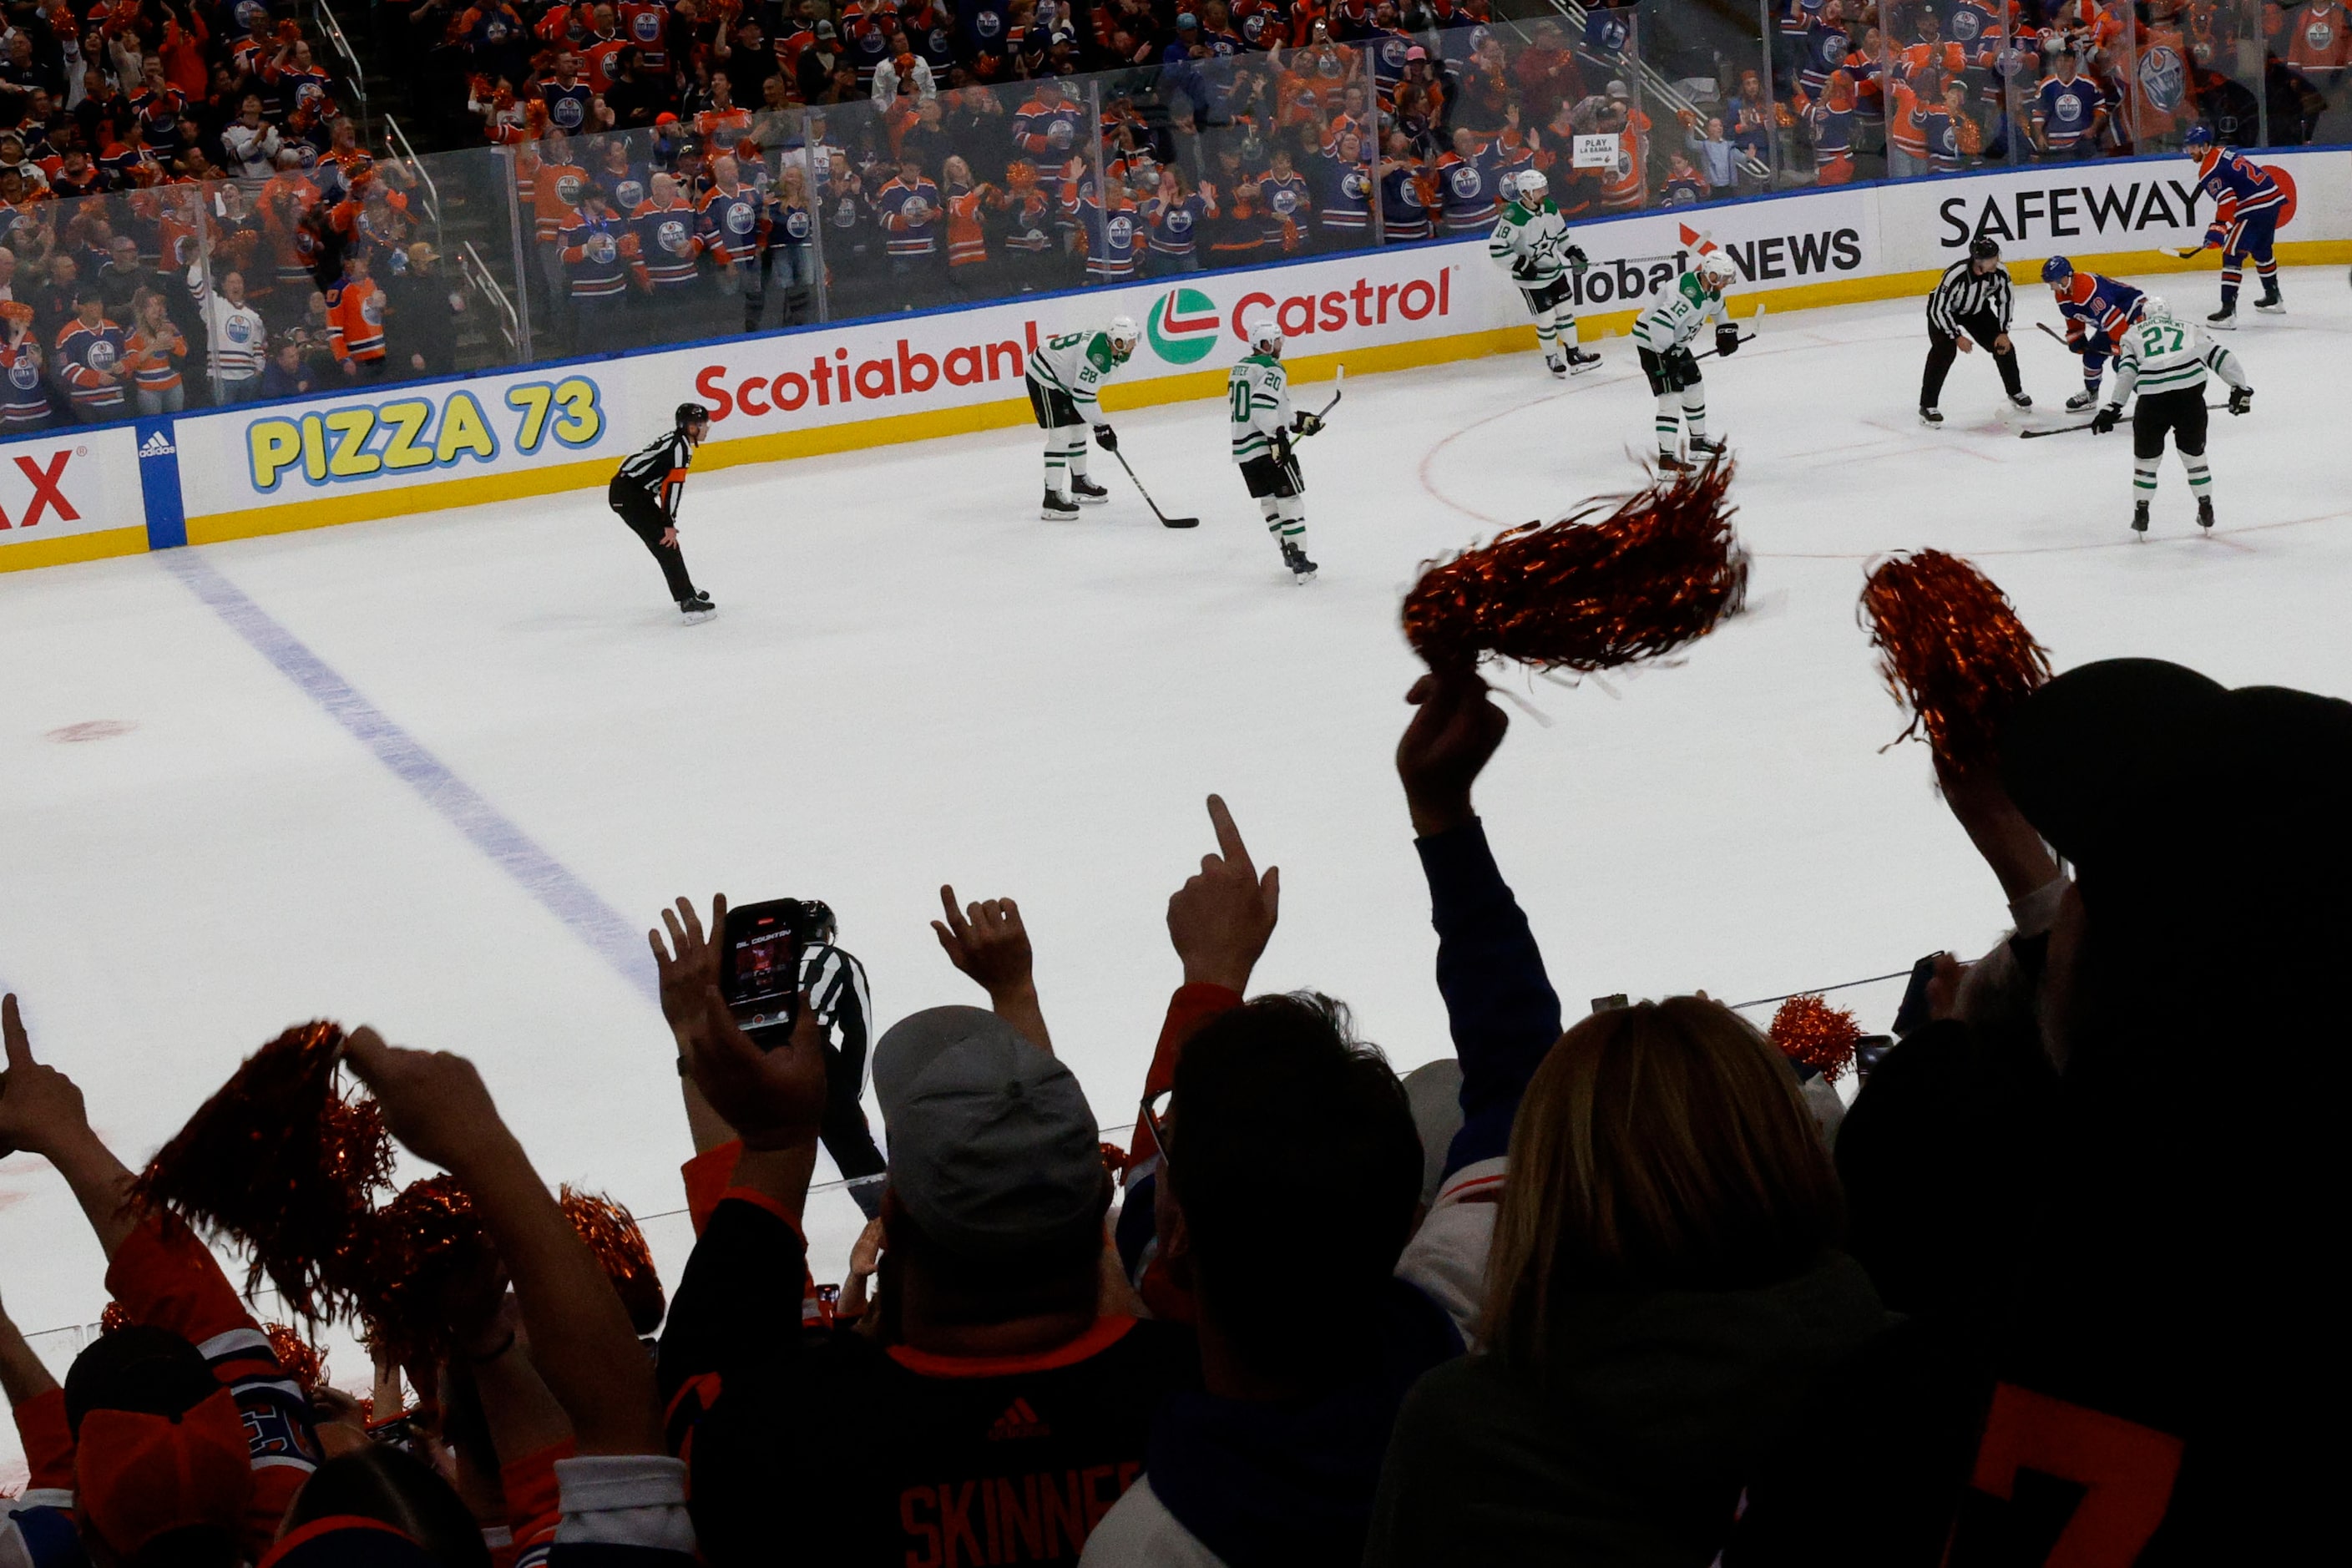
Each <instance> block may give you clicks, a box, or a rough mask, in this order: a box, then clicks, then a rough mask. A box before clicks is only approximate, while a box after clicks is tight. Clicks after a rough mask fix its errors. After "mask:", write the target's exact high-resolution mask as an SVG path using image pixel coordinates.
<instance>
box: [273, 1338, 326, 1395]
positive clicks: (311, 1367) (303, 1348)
mask: <svg viewBox="0 0 2352 1568" xmlns="http://www.w3.org/2000/svg"><path fill="white" fill-rule="evenodd" d="M262 1332H264V1333H266V1334H268V1336H269V1352H270V1354H272V1355H274V1356H276V1357H277V1358H278V1365H279V1366H280V1367H281V1368H283V1369H284V1370H285V1373H286V1375H287V1376H289V1377H290V1378H292V1379H293V1380H294V1381H295V1382H297V1383H299V1384H301V1385H302V1386H303V1387H304V1388H316V1387H318V1386H319V1384H320V1383H322V1382H324V1381H325V1379H326V1375H327V1358H326V1357H324V1356H322V1355H320V1353H319V1347H318V1346H317V1345H314V1344H312V1343H311V1342H310V1341H309V1340H306V1339H304V1338H303V1337H302V1336H301V1335H299V1334H298V1333H296V1332H295V1331H293V1330H292V1329H291V1328H289V1326H287V1325H286V1324H284V1323H266V1324H264V1325H263V1326H262Z"/></svg>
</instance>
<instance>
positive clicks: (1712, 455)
mask: <svg viewBox="0 0 2352 1568" xmlns="http://www.w3.org/2000/svg"><path fill="white" fill-rule="evenodd" d="M1727 450H1728V447H1727V445H1726V443H1725V442H1724V441H1723V439H1722V438H1721V437H1717V438H1716V439H1714V440H1709V439H1707V437H1704V436H1694V437H1691V438H1690V454H1691V456H1692V457H1693V458H1704V459H1705V460H1706V461H1707V462H1710V463H1712V462H1714V461H1715V460H1716V459H1717V458H1720V457H1722V456H1723V454H1724V453H1725V452H1726V451H1727Z"/></svg>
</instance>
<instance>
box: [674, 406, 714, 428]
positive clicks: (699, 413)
mask: <svg viewBox="0 0 2352 1568" xmlns="http://www.w3.org/2000/svg"><path fill="white" fill-rule="evenodd" d="M709 423H710V410H709V409H708V408H705V407H704V406H703V405H701V404H699V403H681V404H679V405H677V427H678V428H679V429H680V430H683V429H686V428H687V427H688V426H692V425H708V424H709Z"/></svg>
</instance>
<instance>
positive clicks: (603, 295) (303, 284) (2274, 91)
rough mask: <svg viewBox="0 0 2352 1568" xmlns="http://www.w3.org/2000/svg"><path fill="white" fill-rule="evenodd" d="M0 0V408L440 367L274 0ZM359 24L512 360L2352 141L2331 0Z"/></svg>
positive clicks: (1835, 0) (386, 222) (304, 43)
mask: <svg viewBox="0 0 2352 1568" xmlns="http://www.w3.org/2000/svg"><path fill="white" fill-rule="evenodd" d="M1187 5H1190V6H1191V7H1192V8H1190V9H1186V8H1184V7H1185V6H1187ZM5 16H6V21H5V28H4V29H0V326H5V331H0V372H5V382H6V391H5V400H0V428H28V427H37V426H42V425H44V424H50V423H63V422H70V421H74V420H82V421H89V420H98V419H108V418H117V417H122V416H127V415H129V414H131V413H146V414H156V413H166V412H170V411H173V410H174V409H177V408H180V407H183V406H186V405H191V404H203V403H205V402H207V401H221V402H236V401H243V400H247V399H252V398H257V397H275V396H286V395H295V394H298V393H304V392H310V391H313V390H318V389H322V388H332V387H336V386H339V385H342V384H347V383H349V382H351V381H354V380H357V381H366V380H373V379H379V378H384V377H393V378H397V377H402V376H415V375H424V374H439V373H443V372H446V371H447V370H448V369H450V368H452V366H453V364H454V363H455V356H456V353H457V343H458V342H459V340H460V338H461V336H462V335H463V334H464V331H465V329H466V328H467V325H468V323H469V321H470V322H478V321H481V319H482V314H483V312H482V310H481V308H480V302H479V300H474V299H472V298H471V296H470V291H469V289H468V288H467V286H466V285H465V283H464V282H463V280H461V279H456V278H454V277H453V276H451V274H450V271H449V267H450V258H445V257H443V256H440V255H438V254H436V250H435V247H434V246H433V244H432V243H431V239H430V237H429V236H428V234H427V232H426V229H425V225H423V224H422V223H421V222H420V218H419V213H418V209H417V197H418V191H419V179H420V173H419V171H418V170H417V169H416V168H415V167H413V166H412V165H411V164H410V163H408V162H406V161H405V160H404V159H399V158H392V157H388V156H382V155H378V154H376V153H372V152H371V151H370V149H369V147H368V145H367V144H366V139H365V138H364V137H363V136H362V128H361V126H360V125H359V124H358V123H357V122H356V121H354V120H353V119H352V115H351V113H350V110H351V109H352V103H351V102H350V101H348V100H351V99H352V96H353V95H352V93H351V92H350V90H349V84H348V83H347V82H345V81H344V80H342V79H339V77H338V76H337V74H336V72H335V70H333V69H331V68H330V67H329V65H328V64H327V62H326V60H325V58H323V57H322V54H321V45H320V40H319V39H318V38H317V37H315V36H314V35H313V34H312V33H310V31H308V30H306V24H305V22H304V20H303V19H301V18H299V17H295V16H286V15H282V14H280V12H279V11H278V10H274V9H273V8H272V7H271V6H270V5H268V4H265V3H264V0H236V3H235V4H223V3H220V0H121V3H117V0H38V3H37V4H26V3H24V0H17V3H16V4H12V5H8V6H7V7H6V9H5ZM371 19H372V20H373V24H374V26H373V36H374V37H375V39H376V42H375V43H374V44H373V46H371V47H373V49H374V50H375V51H377V54H378V58H379V64H380V66H381V68H383V70H385V71H386V72H387V73H388V74H391V75H394V76H395V77H396V78H397V79H400V80H401V81H402V82H403V83H404V84H405V85H406V86H407V89H408V90H409V93H410V95H411V98H410V101H411V102H412V104H413V105H414V108H413V110H412V113H413V114H414V115H415V116H416V117H417V121H416V123H417V126H418V130H419V134H420V135H422V136H423V137H424V139H425V142H426V144H427V145H428V146H432V145H439V146H442V147H444V148H445V149H453V150H454V149H456V148H458V147H463V146H472V147H475V148H479V147H480V146H481V144H482V142H483V140H484V138H485V137H487V140H488V142H491V143H494V144H496V145H498V146H500V147H503V148H506V149H509V152H510V156H511V162H510V163H509V162H507V161H505V160H504V159H503V158H501V159H498V160H493V161H490V162H486V163H467V164H465V165H463V166H462V167H460V166H457V165H452V166H450V167H446V168H444V169H443V171H442V180H443V183H444V184H446V185H447V186H449V188H450V190H451V192H452V194H453V195H470V196H471V197H472V198H474V199H473V201H472V211H473V214H474V216H475V218H476V220H477V223H478V226H480V225H482V224H488V228H487V229H485V230H483V231H482V232H485V233H487V234H489V235H491V236H493V237H491V238H490V240H489V243H490V245H491V247H492V248H493V249H494V250H497V251H499V254H500V255H501V256H502V257H507V256H510V255H511V252H512V249H513V248H514V247H515V246H516V245H517V244H520V246H522V247H525V248H527V249H528V251H529V252H530V254H529V255H528V256H526V257H519V258H513V261H514V265H513V267H512V268H511V271H512V274H513V278H512V281H513V284H514V286H515V287H517V288H520V289H522V290H524V291H525V292H527V293H528V295H529V297H530V300H529V302H530V304H531V305H532V306H533V307H535V311H534V320H535V322H536V325H537V327H538V329H539V331H538V334H537V336H536V337H535V338H534V339H533V342H532V347H533V353H534V355H535V357H547V356H548V355H549V354H550V353H569V352H589V351H592V350H598V349H605V348H615V347H627V346H635V345H642V344H647V343H654V342H677V341H682V340H684V339H688V338H692V337H703V336H716V335H724V334H728V333H732V332H735V331H750V330H757V329H759V328H761V327H771V326H777V325H784V324H792V323H795V322H801V321H809V320H813V319H816V317H817V316H818V315H820V314H822V315H823V316H824V317H825V318H827V319H836V320H837V319H843V318H846V317H852V316H857V315H863V314H871V313H876V312H881V311H888V310H902V309H906V308H908V307H910V306H913V305H917V304H929V303H935V302H938V301H940V300H955V299H982V298H994V297H1002V296H1005V295H1008V294H1013V293H1017V292H1022V291H1025V290H1033V289H1055V288H1069V287H1077V286H1080V285H1082V284H1099V283H1108V282H1117V281H1121V280H1124V279H1132V278H1136V277H1153V276H1166V275H1172V274H1177V273H1181V272H1186V271H1192V270H1197V269H1199V268H1204V267H1226V266H1238V265H1245V264H1249V263H1253V262H1259V261H1265V260H1268V259H1276V258H1284V257H1294V256H1300V255H1307V254H1313V253H1316V252H1321V251H1332V250H1344V249H1348V248H1350V247H1362V246H1367V245H1371V244H1376V243H1377V244H1385V245H1397V244H1409V243H1412V242H1415V241H1419V240H1425V239H1431V238H1439V237H1464V236H1468V235H1472V234H1475V233H1477V232H1479V231H1480V230H1482V229H1484V228H1486V227H1487V226H1490V225H1491V224H1492V223H1493V221H1494V219H1495V217H1496V214H1497V213H1498V211H1499V209H1500V207H1501V205H1502V204H1503V203H1504V202H1505V201H1507V199H1508V196H1509V194H1510V191H1511V187H1512V182H1513V181H1514V180H1515V178H1516V176H1517V173H1518V172H1519V171H1520V170H1523V169H1529V168H1533V169H1540V170H1542V171H1544V172H1545V173H1546V174H1547V175H1548V177H1549V186H1550V191H1551V194H1552V197H1553V199H1554V201H1555V202H1556V203H1557V204H1558V205H1559V206H1560V208H1561V210H1562V212H1563V213H1564V214H1566V215H1567V216H1569V217H1570V219H1571V220H1573V219H1576V218H1578V217H1580V216H1594V215H1602V214H1611V213H1622V212H1631V211H1635V210H1640V209H1643V208H1647V207H1654V206H1660V205H1683V204H1689V203H1696V202H1701V201H1706V200H1713V199H1719V198H1723V197H1727V196H1734V195H1751V194H1756V193H1759V192H1763V191H1766V190H1769V189H1774V188H1786V187H1788V186H1790V185H1794V184H1806V183H1811V182H1816V181H1818V182H1821V183H1837V182H1842V181H1846V180H1851V179H1855V178H1864V177H1874V176H1877V175H1880V174H1895V175H1898V176H1899V175H1907V174H1928V173H1939V172H1951V171H1957V170H1965V169H1969V168H1975V167H1979V166H1983V165H1985V164H1988V163H2004V162H2012V161H2027V160H2066V159H2075V158H2087V157H2102V156H2109V155H2120V154H2128V153H2137V152H2149V151H2161V150H2163V149H2165V148H2167V147H2170V146H2173V145H2177V144H2178V138H2179V132H2181V131H2182V130H2184V129H2185V128H2186V127H2187V126H2188V125H2189V123H2192V122H2194V121H2198V120H2202V121H2205V122H2206V123H2208V124H2209V125H2210V127H2211V128H2212V129H2213V130H2214V132H2215V133H2216V135H2217V137H2218V138H2219V139H2220V140H2221V141H2223V142H2227V143H2236V144H2249V143H2252V142H2257V141H2259V140H2260V138H2261V136H2262V135H2263V132H2265V131H2266V132H2267V135H2268V139H2269V142H2270V144H2273V145H2283V144H2293V143H2296V142H2304V141H2306V140H2310V139H2312V138H2313V137H2315V136H2317V137H2319V138H2321V139H2329V138H2336V139H2342V138H2347V137H2352V25H2347V16H2346V12H2345V7H2344V5H2342V4H2341V0H2305V3H2304V4H2301V5H2294V6H2283V5H2264V6H2263V7H2261V8H2260V9H2257V8H2255V7H2254V6H2253V5H2236V4H2229V3H2226V0H2143V3H2141V4H2138V5H2121V4H2112V3H2111V4H2105V5H2102V4H2098V3H2096V0H1780V3H1777V4H1775V5H1770V6H1768V7H1767V8H1766V9H1765V10H1763V11H1761V12H1759V15H1758V16H1756V17H1755V18H1753V19H1752V20H1742V21H1739V22H1736V23H1726V22H1724V21H1723V20H1721V19H1720V18H1717V17H1714V16H1712V15H1711V14H1703V13H1701V12H1700V11H1698V10H1697V9H1696V8H1694V7H1683V8H1675V7H1668V6H1664V5H1656V4H1651V5H1644V6H1641V7H1638V8H1635V7H1627V6H1612V5H1593V6H1591V8H1589V9H1587V10H1586V11H1585V12H1584V13H1583V16H1582V25H1581V28H1580V30H1579V29H1577V28H1575V27H1573V26H1571V25H1570V22H1569V21H1568V19H1567V18H1565V17H1551V18H1547V19H1541V20H1536V21H1532V22H1525V21H1507V20H1499V19H1497V18H1496V17H1495V16H1493V15H1492V14H1491V12H1490V9H1489V0H1409V3H1407V4H1404V5H1398V4H1395V3H1394V0H1378V3H1374V0H1340V3H1339V4H1336V5H1324V4H1321V3H1320V0H1287V3H1286V0H1108V3H1106V4H1101V5H1087V6H1076V5H1066V4H1063V3H1062V0H955V3H954V4H951V5H950V4H946V3H943V0H904V3H903V4H898V5H893V4H891V3H890V0H844V3H842V4H839V5H834V4H831V3H830V0H757V3H751V4H746V3H744V0H677V4H676V5H670V4H667V3H666V0H622V3H620V4H617V5H615V4H612V3H609V0H585V3H583V4H577V5H541V4H536V3H533V4H529V5H517V4H516V3H515V0H481V3H478V4H473V5H460V4H458V0H384V3H383V4H380V5H377V6H376V7H375V9H374V11H373V13H372V17H371ZM1768 22H1769V28H1770V36H1769V39H1766V38H1764V37H1759V34H1761V33H1762V32H1763V31H1764V30H1765V28H1766V26H1767V24H1768ZM1767 47H1769V53H1770V58H1771V62H1772V64H1771V67H1770V69H1769V72H1767V71H1765V70H1763V68H1761V65H1760V62H1761V61H1762V59H1763V58H1764V51H1765V49H1766V48H1767ZM2255 58H2259V59H2260V60H2261V61H2262V62H2263V65H2262V68H2261V77H2260V80H2259V81H2257V80H2256V79H2255V72H2254V70H2253V68H2252V65H2251V62H2252V60H2253V59H2255ZM1768 75H1769V80H1767V79H1764V78H1765V77H1766V76H1768ZM2258 95H2259V96H2258ZM1579 137H1583V138H1586V139H1587V141H1586V142H1585V143H1584V146H1585V149H1586V153H1587V156H1586V157H1585V158H1583V159H1581V160H1580V159H1578V158H1577V157H1576V156H1575V155H1574V154H1575V149H1576V146H1577V144H1578V143H1577V140H1576V139H1577V138H1579ZM1593 139H1602V140H1593ZM1612 149H1613V151H1612ZM477 156H478V157H486V156H487V155H485V154H478V155H477ZM509 190H511V197H510V198H509ZM509 199H511V200H512V201H513V202H514V203H515V204H516V205H517V208H518V214H519V216H520V220H521V221H520V224H519V225H517V226H508V225H504V224H500V223H498V222H497V221H496V219H497V216H498V215H497V213H496V210H495V209H497V208H498V207H499V205H500V204H503V203H504V202H506V201H508V200H509ZM485 214H488V215H489V216H487V217H486V216H484V215H485ZM517 235H520V238H519V239H517V238H516V237H515V236H517ZM125 241H127V242H128V246H129V249H128V250H126V249H125V247H124V242H125ZM420 247H421V248H420ZM469 304H470V305H471V306H472V308H473V309H474V315H473V316H472V317H470V318H469V317H468V316H467V310H468V308H469ZM477 336H478V338H479V336H480V334H479V333H478V334H477ZM481 352H482V353H487V354H495V353H497V352H498V351H497V350H496V349H495V348H486V349H484V350H482V351H481ZM512 352H520V345H519V344H518V345H516V348H515V350H514V351H512Z"/></svg>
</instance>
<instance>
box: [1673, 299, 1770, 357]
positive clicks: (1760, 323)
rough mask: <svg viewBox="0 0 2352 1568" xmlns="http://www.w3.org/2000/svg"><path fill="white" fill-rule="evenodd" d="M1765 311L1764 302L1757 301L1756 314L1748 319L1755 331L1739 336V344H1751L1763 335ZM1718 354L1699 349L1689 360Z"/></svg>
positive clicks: (1709, 350)
mask: <svg viewBox="0 0 2352 1568" xmlns="http://www.w3.org/2000/svg"><path fill="white" fill-rule="evenodd" d="M1766 309H1767V307H1766V305H1765V302H1764V301H1762V300H1758V301H1757V304H1756V314H1755V315H1754V316H1753V317H1751V318H1750V320H1752V321H1754V322H1755V323H1756V331H1752V332H1742V333H1741V334H1740V335H1739V341H1740V342H1743V343H1752V342H1755V341H1756V340H1757V339H1758V338H1760V337H1762V336H1763V335H1764V311H1765V310H1766ZM1719 352H1720V351H1718V350H1716V349H1701V350H1700V351H1699V352H1698V353H1695V354H1693V355H1691V358H1692V359H1693V360H1703V359H1714V358H1716V357H1717V354H1718V353H1719Z"/></svg>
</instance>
